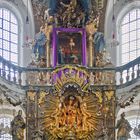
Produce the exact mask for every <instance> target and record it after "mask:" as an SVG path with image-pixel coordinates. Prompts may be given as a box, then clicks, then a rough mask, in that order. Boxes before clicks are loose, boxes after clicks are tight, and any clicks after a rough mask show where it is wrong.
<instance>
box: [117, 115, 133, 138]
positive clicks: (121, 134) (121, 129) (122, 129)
mask: <svg viewBox="0 0 140 140" xmlns="http://www.w3.org/2000/svg"><path fill="white" fill-rule="evenodd" d="M116 128H117V129H118V132H117V140H128V139H129V138H131V137H130V134H129V132H130V131H131V130H132V127H131V125H130V124H129V122H128V120H126V119H125V113H124V112H123V113H122V114H121V119H120V120H118V122H117V126H116Z"/></svg>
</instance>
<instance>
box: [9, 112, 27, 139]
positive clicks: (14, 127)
mask: <svg viewBox="0 0 140 140" xmlns="http://www.w3.org/2000/svg"><path fill="white" fill-rule="evenodd" d="M24 129H25V122H24V119H23V117H22V110H19V111H18V115H17V116H15V117H14V119H13V120H12V121H11V131H12V132H11V133H12V139H13V140H24Z"/></svg>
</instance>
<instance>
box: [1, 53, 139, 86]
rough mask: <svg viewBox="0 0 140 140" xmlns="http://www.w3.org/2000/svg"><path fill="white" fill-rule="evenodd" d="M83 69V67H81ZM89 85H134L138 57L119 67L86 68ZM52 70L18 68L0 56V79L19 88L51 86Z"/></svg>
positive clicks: (137, 69) (136, 76)
mask: <svg viewBox="0 0 140 140" xmlns="http://www.w3.org/2000/svg"><path fill="white" fill-rule="evenodd" d="M83 68H85V67H83ZM85 69H86V70H88V72H89V79H88V80H89V82H90V83H91V85H96V86H105V85H114V86H116V87H117V88H123V87H124V86H129V85H130V84H133V83H135V82H136V81H137V80H138V79H139V77H140V57H138V58H137V59H135V60H134V61H132V62H129V63H128V64H126V65H123V66H120V67H103V68H98V67H86V68H85ZM54 70H55V69H54V68H51V67H50V68H38V67H20V66H16V65H14V64H12V63H10V62H9V61H7V60H5V59H4V58H2V57H1V56H0V77H1V78H2V79H3V80H6V81H7V82H10V83H14V84H15V85H19V86H21V87H27V86H35V87H46V86H52V85H53V84H55V83H54V81H53V77H52V76H53V71H54Z"/></svg>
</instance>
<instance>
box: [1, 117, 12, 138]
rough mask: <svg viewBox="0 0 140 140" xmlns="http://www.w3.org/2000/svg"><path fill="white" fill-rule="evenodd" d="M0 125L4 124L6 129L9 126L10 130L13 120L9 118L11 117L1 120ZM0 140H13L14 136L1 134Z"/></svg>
mask: <svg viewBox="0 0 140 140" xmlns="http://www.w3.org/2000/svg"><path fill="white" fill-rule="evenodd" d="M0 124H3V125H4V128H5V127H7V126H8V127H9V128H10V124H11V118H9V117H2V118H0ZM0 140H12V136H11V135H10V134H8V133H1V134H0Z"/></svg>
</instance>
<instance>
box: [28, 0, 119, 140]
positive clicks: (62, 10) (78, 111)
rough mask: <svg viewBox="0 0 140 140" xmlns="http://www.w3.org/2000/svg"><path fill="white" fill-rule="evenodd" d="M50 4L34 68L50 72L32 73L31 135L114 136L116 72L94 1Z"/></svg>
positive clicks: (78, 139)
mask: <svg viewBox="0 0 140 140" xmlns="http://www.w3.org/2000/svg"><path fill="white" fill-rule="evenodd" d="M49 6H50V7H49ZM49 6H48V9H47V10H46V11H45V19H44V22H42V26H41V28H40V31H39V33H37V34H36V37H35V40H34V41H33V45H32V47H33V58H32V62H31V63H30V64H29V68H32V69H33V68H35V69H36V68H39V69H41V70H43V68H51V70H48V71H45V70H44V71H41V72H40V71H39V72H37V73H36V74H35V73H31V72H29V73H28V74H27V83H28V84H29V86H32V85H36V86H35V88H30V89H29V90H27V93H26V96H27V109H26V115H27V116H26V117H27V119H26V123H27V128H26V133H27V134H26V138H27V140H32V139H33V140H34V139H37V140H39V139H40V140H114V137H115V129H114V128H115V106H116V98H115V78H114V77H115V75H114V71H113V70H111V69H110V68H111V67H113V66H112V64H111V62H110V56H109V54H108V52H107V51H106V48H105V47H106V44H105V40H104V36H103V33H101V32H98V30H97V25H98V20H99V19H98V18H99V17H98V14H97V13H98V12H97V11H90V0H89V1H88V0H87V2H86V1H85V0H79V1H78V0H71V1H70V2H64V1H61V2H57V1H54V3H53V4H52V3H51V1H50V3H49ZM93 15H94V16H93ZM96 68H98V69H96ZM102 68H106V70H105V71H103V70H102ZM48 85H49V86H48ZM41 86H42V88H41ZM45 86H46V88H44V87H45Z"/></svg>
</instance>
